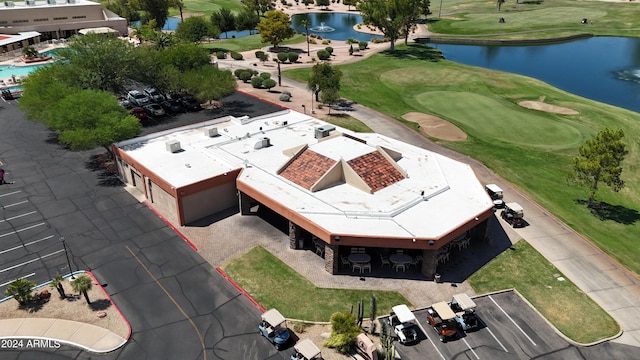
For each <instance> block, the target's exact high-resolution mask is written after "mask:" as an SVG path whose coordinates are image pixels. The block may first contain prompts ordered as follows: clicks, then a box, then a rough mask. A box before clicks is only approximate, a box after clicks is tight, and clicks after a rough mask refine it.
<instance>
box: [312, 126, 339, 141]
mask: <svg viewBox="0 0 640 360" xmlns="http://www.w3.org/2000/svg"><path fill="white" fill-rule="evenodd" d="M335 129H336V127H335V126H332V125H323V126H318V127H317V128H316V132H315V138H316V139H322V138H325V137H327V136H329V134H330V133H331V131H333V130H335Z"/></svg>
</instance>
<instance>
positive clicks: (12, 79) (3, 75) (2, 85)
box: [0, 44, 63, 89]
mask: <svg viewBox="0 0 640 360" xmlns="http://www.w3.org/2000/svg"><path fill="white" fill-rule="evenodd" d="M60 47H63V46H62V45H60V44H51V45H47V46H46V47H43V48H41V49H38V52H44V51H50V50H53V49H57V48H60ZM55 61H56V60H55V59H52V60H47V61H39V62H31V63H25V62H24V61H22V59H21V58H20V57H15V58H13V59H10V60H5V61H0V66H8V68H7V69H4V70H3V71H0V89H7V88H12V87H14V86H19V85H20V83H21V82H22V80H24V78H26V76H25V75H19V76H18V75H14V74H11V71H9V70H10V69H12V68H14V67H15V68H21V67H26V66H33V65H40V64H51V63H53V62H55Z"/></svg>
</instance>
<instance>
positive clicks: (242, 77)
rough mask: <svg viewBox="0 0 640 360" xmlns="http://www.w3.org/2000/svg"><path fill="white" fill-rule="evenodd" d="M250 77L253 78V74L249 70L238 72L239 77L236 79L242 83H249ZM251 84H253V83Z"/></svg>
mask: <svg viewBox="0 0 640 360" xmlns="http://www.w3.org/2000/svg"><path fill="white" fill-rule="evenodd" d="M251 77H253V72H252V71H251V70H243V71H242V72H240V76H238V78H239V79H240V80H242V81H243V82H247V81H249V79H251ZM251 84H253V82H252V83H251Z"/></svg>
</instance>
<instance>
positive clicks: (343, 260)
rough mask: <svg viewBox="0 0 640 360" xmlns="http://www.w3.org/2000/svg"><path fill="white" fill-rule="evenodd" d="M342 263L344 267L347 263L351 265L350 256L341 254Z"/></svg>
mask: <svg viewBox="0 0 640 360" xmlns="http://www.w3.org/2000/svg"><path fill="white" fill-rule="evenodd" d="M340 265H342V266H343V267H344V266H345V265H347V266H349V267H351V261H349V258H347V257H344V256H340Z"/></svg>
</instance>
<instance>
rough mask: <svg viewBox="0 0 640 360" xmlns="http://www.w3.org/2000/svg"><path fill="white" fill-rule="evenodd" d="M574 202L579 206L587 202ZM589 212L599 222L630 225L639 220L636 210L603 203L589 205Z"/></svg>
mask: <svg viewBox="0 0 640 360" xmlns="http://www.w3.org/2000/svg"><path fill="white" fill-rule="evenodd" d="M575 202H576V204H579V205H583V206H586V205H587V200H576V201H575ZM589 210H590V211H591V213H592V214H593V215H595V216H597V217H598V219H600V220H612V221H615V222H617V223H620V224H624V225H632V224H633V223H635V222H636V221H638V220H640V213H639V212H638V210H635V209H629V208H626V207H624V206H620V205H612V204H609V203H607V202H603V201H594V202H593V203H591V207H590V208H589Z"/></svg>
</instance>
